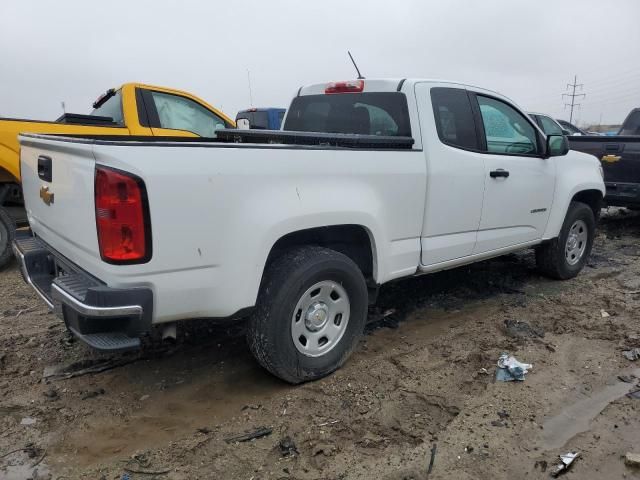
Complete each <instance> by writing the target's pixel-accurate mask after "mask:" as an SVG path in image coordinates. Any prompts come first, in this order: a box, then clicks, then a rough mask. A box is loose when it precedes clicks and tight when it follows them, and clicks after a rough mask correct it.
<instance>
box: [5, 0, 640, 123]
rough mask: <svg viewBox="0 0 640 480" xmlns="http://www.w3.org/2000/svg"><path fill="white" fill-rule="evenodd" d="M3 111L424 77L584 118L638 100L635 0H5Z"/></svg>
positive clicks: (231, 96)
mask: <svg viewBox="0 0 640 480" xmlns="http://www.w3.org/2000/svg"><path fill="white" fill-rule="evenodd" d="M1 2H2V8H1V9H0V116H9V117H25V118H42V119H54V118H56V117H57V116H58V115H60V114H61V113H62V109H61V106H60V102H61V101H62V100H64V101H65V102H66V105H67V111H72V112H76V113H88V112H89V111H90V109H91V103H92V102H93V100H94V99H95V98H96V97H97V96H98V95H99V94H100V93H101V92H103V91H105V90H106V89H107V88H110V87H114V86H118V85H120V84H122V83H124V82H128V81H139V82H145V83H151V84H156V85H163V86H168V87H175V88H179V89H183V90H188V91H190V92H192V93H195V94H196V95H199V96H200V97H202V98H204V99H205V100H207V101H209V102H210V103H212V104H214V105H215V106H217V107H220V108H222V109H223V110H224V111H225V112H226V113H227V114H228V115H230V116H233V117H235V114H236V112H237V111H238V110H240V109H243V108H247V107H249V106H250V105H249V91H248V85H247V83H248V82H247V70H250V72H251V84H252V90H253V103H254V106H261V107H267V106H285V107H286V106H287V105H288V103H289V100H290V98H291V96H292V95H293V94H294V93H295V91H296V90H297V89H298V87H299V86H300V85H303V84H307V83H317V82H323V81H330V80H341V79H349V78H354V77H355V73H354V70H353V67H352V66H351V64H350V62H349V59H348V57H347V53H346V50H347V49H350V50H351V51H352V52H353V54H354V56H355V57H356V60H357V62H358V64H359V66H360V69H361V70H362V73H363V74H364V75H365V76H366V77H371V78H373V77H426V78H445V79H450V80H457V81H463V82H466V83H472V84H475V85H478V86H482V87H486V88H489V89H492V90H497V91H499V92H501V93H503V94H505V95H507V96H509V97H511V98H512V99H513V100H515V101H516V102H517V103H519V104H520V105H521V106H522V107H523V108H525V109H528V110H533V111H540V112H548V113H550V114H552V115H553V116H555V117H558V118H566V119H568V118H569V111H568V110H565V109H564V108H563V103H564V102H563V100H562V98H561V94H562V93H563V92H564V91H565V89H566V85H567V83H571V82H572V81H573V76H574V75H577V76H578V83H582V84H584V93H586V94H587V97H586V98H585V99H583V100H581V103H582V107H581V109H580V110H577V111H576V113H575V114H574V116H575V117H577V118H578V120H579V122H580V123H585V122H587V123H590V122H596V123H597V122H598V121H599V120H600V117H601V116H602V121H603V123H617V122H621V121H622V120H623V119H624V117H625V115H626V114H627V113H628V111H629V110H630V109H631V108H632V107H634V106H635V107H637V106H640V0H527V1H525V0H394V1H389V0H368V1H366V0H364V1H344V0H322V1H303V0H298V1H294V0H244V1H225V2H219V1H214V0H182V1H180V2H175V1H172V2H169V1H162V0H154V1H151V0H149V1H146V0H144V1H143V0H127V1H121V0H109V1H102V2H99V1H88V0H57V1H45V0H1Z"/></svg>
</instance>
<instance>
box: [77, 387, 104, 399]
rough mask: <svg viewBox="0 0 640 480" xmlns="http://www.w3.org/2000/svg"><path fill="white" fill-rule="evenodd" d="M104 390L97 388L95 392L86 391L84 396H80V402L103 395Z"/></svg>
mask: <svg viewBox="0 0 640 480" xmlns="http://www.w3.org/2000/svg"><path fill="white" fill-rule="evenodd" d="M104 394H105V390H104V388H98V389H97V390H87V391H86V392H85V393H84V395H82V400H88V399H90V398H95V397H97V396H98V395H104Z"/></svg>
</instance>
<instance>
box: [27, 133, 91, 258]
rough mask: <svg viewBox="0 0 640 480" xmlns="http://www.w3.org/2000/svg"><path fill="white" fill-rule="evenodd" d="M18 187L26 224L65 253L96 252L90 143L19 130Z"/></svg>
mask: <svg viewBox="0 0 640 480" xmlns="http://www.w3.org/2000/svg"><path fill="white" fill-rule="evenodd" d="M20 145H21V150H20V162H21V169H22V188H23V192H24V200H25V206H26V209H27V216H28V219H29V223H30V224H31V229H32V230H33V231H34V232H35V234H36V235H37V236H39V237H40V238H41V239H42V240H44V241H45V242H46V243H48V244H49V245H50V246H51V247H53V248H54V249H55V250H57V251H58V252H59V253H61V254H62V255H64V256H65V257H67V258H69V257H74V256H77V254H78V253H79V252H78V250H81V251H83V252H84V253H85V254H88V255H90V256H93V257H95V256H97V257H98V258H100V253H99V249H98V239H97V234H96V219H95V207H94V170H95V159H94V157H93V146H92V145H90V144H82V143H74V142H70V141H60V140H56V139H53V138H51V137H43V136H31V135H23V136H20Z"/></svg>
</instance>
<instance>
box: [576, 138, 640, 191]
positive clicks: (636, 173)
mask: <svg viewBox="0 0 640 480" xmlns="http://www.w3.org/2000/svg"><path fill="white" fill-rule="evenodd" d="M568 138H569V144H570V146H571V149H572V150H578V151H580V152H585V153H590V154H592V155H595V156H596V157H597V158H598V160H600V161H601V162H602V168H603V169H604V180H605V182H606V183H607V184H609V183H640V137H628V136H626V137H568Z"/></svg>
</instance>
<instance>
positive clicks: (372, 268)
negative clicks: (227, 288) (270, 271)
mask: <svg viewBox="0 0 640 480" xmlns="http://www.w3.org/2000/svg"><path fill="white" fill-rule="evenodd" d="M304 245H317V246H321V247H325V248H330V249H332V250H335V251H337V252H340V253H342V254H344V255H346V256H347V257H349V258H350V259H351V260H353V261H354V263H355V264H356V265H357V266H358V268H360V270H361V271H362V274H363V275H364V277H365V279H367V283H370V284H375V282H376V279H377V278H378V261H377V258H376V257H377V255H376V244H375V239H374V236H373V234H372V232H371V230H370V229H368V228H367V227H365V226H363V225H359V224H340V225H327V226H322V227H313V228H306V229H301V230H296V231H292V232H289V233H287V234H284V235H282V236H281V237H280V238H278V240H277V241H276V242H275V243H274V244H273V245H272V247H271V249H270V251H269V254H268V255H267V260H266V262H265V265H264V268H263V271H262V278H264V274H265V271H266V270H267V268H268V267H269V265H270V264H271V262H273V260H275V259H276V258H278V256H279V255H281V254H282V253H283V252H285V251H287V250H289V249H291V248H293V247H299V246H304Z"/></svg>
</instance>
